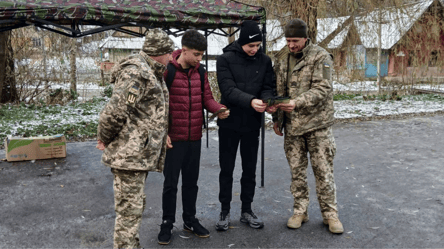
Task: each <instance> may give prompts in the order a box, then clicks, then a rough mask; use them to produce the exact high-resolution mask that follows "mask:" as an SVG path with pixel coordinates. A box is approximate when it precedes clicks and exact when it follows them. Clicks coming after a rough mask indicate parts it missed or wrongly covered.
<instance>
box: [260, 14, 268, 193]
mask: <svg viewBox="0 0 444 249" xmlns="http://www.w3.org/2000/svg"><path fill="white" fill-rule="evenodd" d="M266 23H267V20H265V23H264V24H262V43H263V45H262V47H263V48H262V49H263V50H264V54H266V53H267V38H266V35H267V29H266ZM261 131H262V132H261V187H264V184H265V183H264V174H265V163H264V158H265V112H264V113H262V128H261Z"/></svg>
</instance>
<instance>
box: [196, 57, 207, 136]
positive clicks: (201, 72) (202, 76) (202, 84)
mask: <svg viewBox="0 0 444 249" xmlns="http://www.w3.org/2000/svg"><path fill="white" fill-rule="evenodd" d="M198 70H199V75H200V87H201V89H202V117H203V126H204V128H207V123H206V122H205V113H204V95H205V72H206V71H207V70H206V68H205V66H204V65H202V64H200V65H199V68H198Z"/></svg>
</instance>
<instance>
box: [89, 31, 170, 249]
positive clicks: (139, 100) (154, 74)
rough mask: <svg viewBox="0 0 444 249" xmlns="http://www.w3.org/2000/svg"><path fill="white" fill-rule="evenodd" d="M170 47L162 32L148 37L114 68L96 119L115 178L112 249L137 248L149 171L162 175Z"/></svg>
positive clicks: (105, 158) (106, 160) (101, 145)
mask: <svg viewBox="0 0 444 249" xmlns="http://www.w3.org/2000/svg"><path fill="white" fill-rule="evenodd" d="M173 50H174V43H173V41H172V40H171V39H170V38H169V37H168V35H167V34H166V33H165V32H163V31H162V30H160V29H151V30H149V31H148V32H147V34H146V37H145V43H144V45H143V48H142V51H141V52H140V53H139V54H137V55H131V56H129V57H127V58H125V59H123V60H121V61H120V62H119V63H117V65H116V66H115V67H114V68H113V71H112V74H111V83H114V90H113V95H112V97H111V99H110V101H109V102H108V103H107V105H106V106H105V107H104V109H103V110H102V112H101V113H100V117H99V125H98V130H97V138H98V141H97V148H98V149H101V150H104V153H103V155H102V163H103V164H105V165H106V166H108V167H110V168H111V172H112V173H113V174H114V202H115V211H116V223H115V228H114V248H138V247H140V244H139V227H140V222H141V220H142V213H143V210H144V209H145V198H146V196H145V194H144V191H143V189H144V186H145V179H146V177H147V175H148V171H156V172H162V170H163V165H164V161H165V153H166V145H167V130H168V107H169V95H168V89H167V86H166V84H165V82H164V81H163V79H162V77H163V72H164V71H165V65H166V64H167V62H168V60H169V57H170V53H171V52H172V51H173Z"/></svg>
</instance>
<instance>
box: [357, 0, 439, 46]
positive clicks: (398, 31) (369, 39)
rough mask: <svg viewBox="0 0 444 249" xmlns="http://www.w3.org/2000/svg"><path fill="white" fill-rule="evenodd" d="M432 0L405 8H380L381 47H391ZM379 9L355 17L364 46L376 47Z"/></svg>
mask: <svg viewBox="0 0 444 249" xmlns="http://www.w3.org/2000/svg"><path fill="white" fill-rule="evenodd" d="M433 2H434V0H425V1H422V2H419V3H416V4H412V5H406V6H405V8H386V9H382V10H381V21H382V25H381V48H382V49H391V48H392V47H393V46H394V45H395V44H396V43H397V42H398V41H399V40H400V39H401V38H402V37H403V36H404V35H405V34H406V33H407V31H409V30H410V29H411V27H412V26H413V24H415V22H416V21H418V19H419V18H421V16H422V15H423V14H424V12H425V11H426V10H427V9H428V7H429V6H430V5H431V4H432V3H433ZM379 15H380V11H379V10H376V11H372V12H370V13H369V14H367V15H366V16H361V17H357V18H355V22H354V23H355V26H356V28H357V31H358V33H359V36H360V38H361V41H362V43H363V44H362V45H364V47H366V48H377V47H378V26H379V24H378V20H379Z"/></svg>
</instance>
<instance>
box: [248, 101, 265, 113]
mask: <svg viewBox="0 0 444 249" xmlns="http://www.w3.org/2000/svg"><path fill="white" fill-rule="evenodd" d="M251 107H253V109H254V110H256V111H257V112H264V111H265V108H267V104H265V103H264V102H262V100H260V99H253V100H252V101H251Z"/></svg>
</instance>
